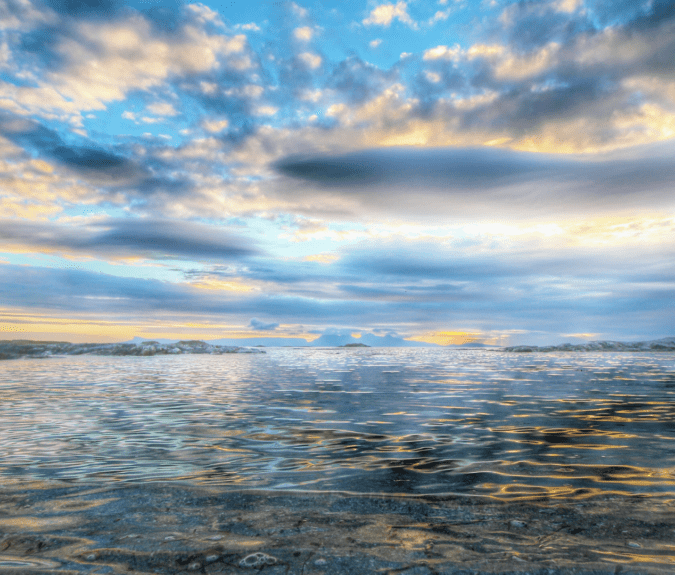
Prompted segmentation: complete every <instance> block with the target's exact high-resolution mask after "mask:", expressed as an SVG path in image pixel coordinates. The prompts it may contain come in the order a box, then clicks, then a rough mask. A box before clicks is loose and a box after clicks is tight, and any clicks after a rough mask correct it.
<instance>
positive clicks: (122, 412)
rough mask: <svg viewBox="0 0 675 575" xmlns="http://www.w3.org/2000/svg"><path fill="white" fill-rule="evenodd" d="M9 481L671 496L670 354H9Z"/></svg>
mask: <svg viewBox="0 0 675 575" xmlns="http://www.w3.org/2000/svg"><path fill="white" fill-rule="evenodd" d="M0 397H1V398H2V401H1V402H0V481H14V480H17V479H20V480H23V479H26V480H45V479H75V480H86V481H87V482H92V481H93V482H97V481H105V482H109V481H139V480H141V481H146V480H147V481H149V480H157V479H161V480H167V479H169V480H170V479H174V478H175V479H180V480H189V481H191V482H195V483H198V484H210V485H218V486H233V487H237V488H258V489H300V490H303V489H311V490H319V491H321V490H325V491H335V490H337V491H352V492H362V493H401V494H436V493H475V494H487V495H493V496H496V497H503V498H509V497H527V496H528V495H533V496H539V495H544V494H549V495H552V496H572V497H573V496H574V494H581V493H584V494H587V493H589V492H598V491H618V492H622V493H627V494H636V493H645V494H657V493H658V494H661V493H670V492H672V493H675V354H671V353H566V354H565V353H560V354H507V353H503V352H496V351H487V350H447V349H431V348H430V349H280V348H278V349H273V348H272V349H267V353H266V354H265V355H225V356H203V355H192V356H177V357H171V356H162V357H157V356H156V357H88V356H79V357H59V358H49V359H29V360H12V361H3V362H0Z"/></svg>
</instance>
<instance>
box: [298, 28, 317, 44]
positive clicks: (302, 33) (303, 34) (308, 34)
mask: <svg viewBox="0 0 675 575" xmlns="http://www.w3.org/2000/svg"><path fill="white" fill-rule="evenodd" d="M313 35H314V32H313V31H312V29H311V28H310V27H309V26H303V27H302V28H296V29H295V30H293V36H295V39H296V40H301V41H303V42H309V41H310V40H311V39H312V36H313Z"/></svg>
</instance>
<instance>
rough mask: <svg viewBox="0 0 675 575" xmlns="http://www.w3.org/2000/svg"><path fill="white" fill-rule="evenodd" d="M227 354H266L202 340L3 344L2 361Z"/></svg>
mask: <svg viewBox="0 0 675 575" xmlns="http://www.w3.org/2000/svg"><path fill="white" fill-rule="evenodd" d="M224 353H265V352H264V351H262V350H260V349H257V348H254V347H237V346H229V345H211V344H208V343H206V342H203V341H200V340H189V341H179V342H178V343H158V342H156V341H144V342H142V343H69V342H67V341H33V340H22V339H15V340H4V341H0V359H19V358H22V357H51V356H54V355H136V356H152V355H180V354H210V355H222V354H224Z"/></svg>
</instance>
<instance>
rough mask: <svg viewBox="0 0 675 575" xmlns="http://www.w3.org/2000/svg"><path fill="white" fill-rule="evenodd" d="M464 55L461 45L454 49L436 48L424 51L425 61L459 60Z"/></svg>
mask: <svg viewBox="0 0 675 575" xmlns="http://www.w3.org/2000/svg"><path fill="white" fill-rule="evenodd" d="M461 54H462V49H461V48H460V47H459V45H457V44H456V45H455V46H453V47H452V48H449V47H448V46H436V47H435V48H429V49H428V50H425V51H424V56H423V57H422V59H423V60H457V59H458V58H459V57H460V56H461Z"/></svg>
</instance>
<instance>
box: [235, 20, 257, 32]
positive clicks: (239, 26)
mask: <svg viewBox="0 0 675 575" xmlns="http://www.w3.org/2000/svg"><path fill="white" fill-rule="evenodd" d="M235 28H237V30H247V31H251V32H260V26H258V25H257V24H256V23H255V22H249V23H248V24H237V25H236V26H235Z"/></svg>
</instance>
